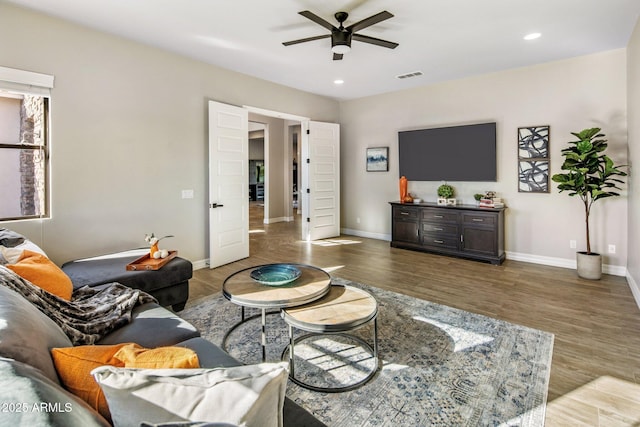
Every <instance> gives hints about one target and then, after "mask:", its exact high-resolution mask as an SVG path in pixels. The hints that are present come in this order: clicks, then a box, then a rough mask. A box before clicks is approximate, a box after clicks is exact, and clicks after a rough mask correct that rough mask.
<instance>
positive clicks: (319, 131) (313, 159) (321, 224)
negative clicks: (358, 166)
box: [301, 121, 340, 241]
mask: <svg viewBox="0 0 640 427" xmlns="http://www.w3.org/2000/svg"><path fill="white" fill-rule="evenodd" d="M301 165H302V186H301V190H302V196H303V197H302V221H303V222H302V240H307V241H310V240H318V239H327V238H329V237H337V236H339V235H340V125H338V124H336V123H322V122H313V121H304V122H302V158H301Z"/></svg>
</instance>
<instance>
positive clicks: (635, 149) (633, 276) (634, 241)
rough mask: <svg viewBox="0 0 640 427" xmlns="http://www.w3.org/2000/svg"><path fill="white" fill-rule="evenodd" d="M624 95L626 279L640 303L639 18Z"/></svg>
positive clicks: (632, 44) (629, 60) (631, 42)
mask: <svg viewBox="0 0 640 427" xmlns="http://www.w3.org/2000/svg"><path fill="white" fill-rule="evenodd" d="M627 99H628V109H629V116H628V122H629V164H630V165H631V166H632V170H631V174H630V176H629V232H628V234H627V235H628V239H629V260H628V262H627V268H628V270H629V272H628V274H627V279H628V280H629V283H630V285H631V289H632V290H633V291H634V295H635V297H636V301H638V304H639V305H640V176H639V175H638V167H639V166H640V20H638V23H636V28H635V30H634V32H633V34H632V36H631V40H630V42H629V46H628V47H627Z"/></svg>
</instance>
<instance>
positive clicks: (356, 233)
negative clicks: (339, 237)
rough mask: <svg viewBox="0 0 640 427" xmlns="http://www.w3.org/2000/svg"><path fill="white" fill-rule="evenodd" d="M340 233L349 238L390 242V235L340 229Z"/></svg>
mask: <svg viewBox="0 0 640 427" xmlns="http://www.w3.org/2000/svg"><path fill="white" fill-rule="evenodd" d="M340 233H341V234H347V235H349V236H357V237H366V238H368V239H377V240H386V241H387V242H390V241H391V235H390V234H383V233H371V232H369V231H362V230H352V229H350V228H341V229H340Z"/></svg>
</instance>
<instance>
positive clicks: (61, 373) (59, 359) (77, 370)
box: [51, 343, 128, 420]
mask: <svg viewBox="0 0 640 427" xmlns="http://www.w3.org/2000/svg"><path fill="white" fill-rule="evenodd" d="M127 344H128V343H123V344H115V345H81V346H77V347H67V348H53V349H51V357H52V358H53V364H54V365H55V367H56V371H57V372H58V377H59V378H60V382H61V383H62V385H63V386H64V388H66V389H67V390H69V391H70V392H71V393H73V394H75V395H76V396H78V397H79V398H81V399H82V400H84V401H85V402H87V403H88V404H89V405H91V407H92V408H93V409H95V410H97V411H98V412H99V413H100V415H102V416H103V417H105V418H106V419H107V420H111V413H110V412H109V406H108V405H107V399H106V398H105V397H104V393H102V389H101V388H100V386H99V385H98V383H97V382H95V380H94V379H93V377H92V376H91V371H92V370H93V369H95V368H97V367H99V366H104V365H111V366H117V367H121V368H122V367H124V363H122V362H121V361H120V360H118V359H115V358H114V357H113V355H114V354H116V353H117V352H118V350H120V348H121V347H124V346H125V345H127Z"/></svg>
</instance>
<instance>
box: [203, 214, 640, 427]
mask: <svg viewBox="0 0 640 427" xmlns="http://www.w3.org/2000/svg"><path fill="white" fill-rule="evenodd" d="M250 222H251V230H252V232H251V233H250V246H251V256H250V257H249V258H247V259H244V260H241V261H238V262H235V263H232V264H229V265H225V266H222V267H219V268H216V269H212V270H209V269H202V270H197V271H195V272H194V278H193V279H192V280H191V282H190V283H191V285H190V286H191V288H190V291H191V297H190V302H193V301H194V300H196V299H198V298H200V297H203V296H205V295H209V294H213V293H217V292H219V291H220V289H221V286H222V282H223V281H224V279H225V278H226V277H227V276H228V275H229V274H231V273H233V272H235V271H237V270H239V269H241V268H244V267H250V266H253V265H259V264H264V263H270V262H299V263H305V264H312V265H315V266H318V267H321V268H324V269H326V270H327V271H329V272H330V273H331V274H332V275H333V276H336V277H342V278H345V279H349V280H353V281H357V282H362V283H366V284H368V285H372V286H376V287H379V288H383V289H388V290H392V291H395V292H399V293H403V294H406V295H411V296H413V297H416V298H422V299H425V300H429V301H433V302H436V303H439V304H445V305H448V306H451V307H456V308H460V309H463V310H467V311H471V312H474V313H479V314H483V315H486V316H491V317H494V318H499V319H503V320H506V321H509V322H512V323H517V324H521V325H525V326H529V327H532V328H536V329H542V330H544V331H548V332H551V333H553V334H555V343H554V351H553V362H552V368H551V378H550V383H549V396H548V400H547V402H548V407H547V419H546V425H547V426H567V425H572V426H599V425H602V426H604V425H621V426H637V425H640V385H638V383H639V382H640V310H639V309H638V306H637V305H636V302H635V300H634V298H633V295H632V294H631V291H630V289H629V286H628V284H627V281H626V279H625V278H624V277H617V276H610V275H604V276H603V278H602V279H601V280H598V281H590V280H584V279H580V278H578V276H577V274H576V273H575V271H574V270H570V269H565V268H556V267H547V266H542V265H536V264H529V263H524V262H517V261H511V260H506V261H505V262H504V263H503V264H502V265H501V266H494V265H490V264H484V263H480V262H476V261H467V260H462V259H456V258H449V257H444V256H439V255H431V254H426V253H420V252H413V251H407V250H403V249H395V248H391V247H390V246H389V242H386V241H382V240H374V239H366V238H361V237H354V236H346V235H344V236H340V237H339V238H335V239H328V240H323V241H319V242H313V243H308V242H303V241H301V240H300V220H299V219H297V220H296V221H294V222H289V223H275V224H269V225H266V224H263V223H262V212H261V208H260V207H259V206H256V205H255V204H253V205H252V207H251V221H250Z"/></svg>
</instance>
